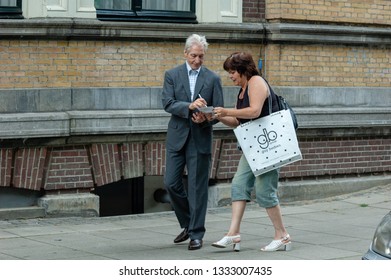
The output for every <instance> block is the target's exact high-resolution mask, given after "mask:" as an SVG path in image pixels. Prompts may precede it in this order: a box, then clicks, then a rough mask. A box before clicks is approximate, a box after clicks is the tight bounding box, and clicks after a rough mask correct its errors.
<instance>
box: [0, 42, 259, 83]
mask: <svg viewBox="0 0 391 280" xmlns="http://www.w3.org/2000/svg"><path fill="white" fill-rule="evenodd" d="M183 48H184V42H177V43H175V42H160V43H157V42H139V41H131V42H119V41H41V40H0V84H1V88H78V87H153V86H162V84H163V75H164V71H165V70H168V69H170V68H172V67H174V66H176V65H178V64H181V63H184V61H185V60H184V57H183ZM237 50H247V51H250V52H252V53H253V54H254V55H259V46H258V45H256V44H245V45H244V44H229V43H227V44H223V43H211V44H210V46H209V49H208V52H207V56H206V60H205V66H207V67H209V68H210V69H211V70H214V71H216V72H218V73H219V74H220V75H221V77H222V79H223V82H224V84H226V85H232V82H231V81H230V80H229V79H228V75H227V74H226V72H225V71H224V69H223V67H222V65H223V62H224V60H225V59H226V57H228V56H229V55H230V54H231V53H232V52H234V51H237Z"/></svg>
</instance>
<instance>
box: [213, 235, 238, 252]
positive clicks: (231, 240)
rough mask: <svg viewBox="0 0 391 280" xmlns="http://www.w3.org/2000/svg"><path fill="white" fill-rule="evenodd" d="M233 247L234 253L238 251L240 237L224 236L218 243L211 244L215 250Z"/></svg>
mask: <svg viewBox="0 0 391 280" xmlns="http://www.w3.org/2000/svg"><path fill="white" fill-rule="evenodd" d="M231 245H233V249H234V251H236V252H239V251H240V235H233V236H228V235H226V236H224V237H223V238H222V239H220V240H219V241H217V242H215V243H213V244H212V246H213V247H217V248H226V247H227V246H231Z"/></svg>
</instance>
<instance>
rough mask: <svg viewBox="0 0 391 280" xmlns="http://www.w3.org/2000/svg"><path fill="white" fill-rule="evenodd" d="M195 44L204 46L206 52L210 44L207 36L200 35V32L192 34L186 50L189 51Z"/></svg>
mask: <svg viewBox="0 0 391 280" xmlns="http://www.w3.org/2000/svg"><path fill="white" fill-rule="evenodd" d="M194 45H200V46H202V47H203V48H204V51H205V52H206V51H207V49H208V45H209V44H208V42H207V41H206V38H205V36H202V35H198V34H192V35H190V36H189V37H188V38H187V40H186V44H185V52H187V51H188V50H189V49H190V48H191V47H192V46H194Z"/></svg>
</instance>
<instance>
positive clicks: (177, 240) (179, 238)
mask: <svg viewBox="0 0 391 280" xmlns="http://www.w3.org/2000/svg"><path fill="white" fill-rule="evenodd" d="M187 239H189V233H188V232H187V228H185V229H184V230H183V231H182V232H181V233H180V234H179V235H178V236H177V237H176V238H175V239H174V243H180V242H183V241H186V240H187Z"/></svg>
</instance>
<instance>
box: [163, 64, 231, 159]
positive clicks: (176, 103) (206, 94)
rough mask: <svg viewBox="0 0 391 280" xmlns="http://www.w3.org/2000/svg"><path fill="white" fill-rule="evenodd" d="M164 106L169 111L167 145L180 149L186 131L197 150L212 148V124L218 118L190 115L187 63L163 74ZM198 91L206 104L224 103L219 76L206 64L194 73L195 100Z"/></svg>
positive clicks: (219, 104) (185, 137) (183, 142)
mask: <svg viewBox="0 0 391 280" xmlns="http://www.w3.org/2000/svg"><path fill="white" fill-rule="evenodd" d="M162 94H163V97H162V102H163V108H164V110H165V111H166V112H168V113H170V114H171V119H170V121H169V123H168V130H167V139H166V149H171V150H174V151H179V150H180V149H181V148H182V147H183V145H184V144H185V143H186V140H187V137H188V135H189V132H190V131H191V135H192V136H193V138H194V139H195V142H196V147H197V151H198V152H199V153H203V154H208V153H211V150H212V125H213V124H215V123H216V122H217V121H212V122H204V123H203V124H196V123H193V122H192V120H191V116H192V114H193V112H194V111H191V110H190V109H189V105H190V103H191V102H192V101H193V100H190V97H191V93H190V85H189V78H188V73H187V68H186V63H184V64H182V65H180V66H177V67H175V68H173V69H171V70H168V71H167V72H166V73H165V76H164V85H163V93H162ZM198 94H200V95H201V96H202V97H203V98H204V99H205V100H206V102H207V104H208V106H214V107H223V106H224V100H223V90H222V86H221V80H220V77H219V76H218V75H217V74H216V73H214V72H212V71H210V70H209V69H207V68H206V67H205V66H202V67H201V70H200V72H199V74H198V77H197V83H196V85H195V89H194V98H193V99H194V100H195V99H196V98H198Z"/></svg>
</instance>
